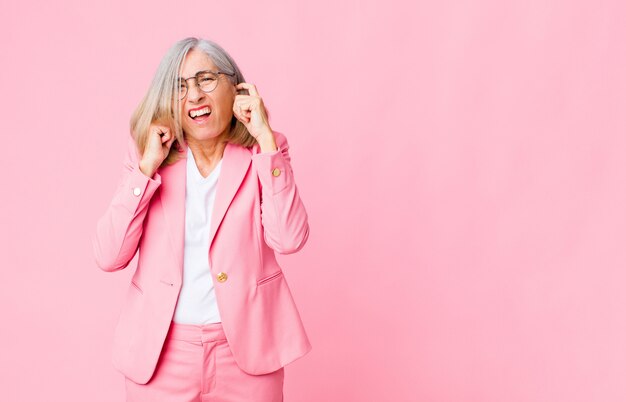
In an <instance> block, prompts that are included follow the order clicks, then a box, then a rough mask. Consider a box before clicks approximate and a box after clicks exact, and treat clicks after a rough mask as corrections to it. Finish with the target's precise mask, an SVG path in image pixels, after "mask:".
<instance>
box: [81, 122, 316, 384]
mask: <svg viewBox="0 0 626 402" xmlns="http://www.w3.org/2000/svg"><path fill="white" fill-rule="evenodd" d="M274 136H275V138H276V145H277V146H278V150H276V151H272V152H264V153H259V151H260V147H259V145H258V144H255V145H254V147H252V148H250V149H248V148H245V147H242V146H239V145H235V144H230V143H229V144H227V145H226V148H225V150H224V155H223V160H222V167H221V172H220V177H219V179H218V184H217V194H216V196H215V206H214V210H213V215H212V219H211V228H210V233H209V253H208V256H207V258H209V261H210V267H211V272H212V275H213V282H214V286H215V292H216V297H217V301H218V308H219V312H220V316H221V319H222V326H223V328H224V332H225V334H226V338H227V340H228V343H229V345H230V348H231V349H232V353H233V355H234V357H235V360H236V362H237V364H238V365H239V367H240V368H241V369H242V370H244V371H245V372H247V373H249V374H265V373H269V372H272V371H275V370H278V369H279V368H281V367H282V366H284V365H286V364H287V363H290V362H292V361H294V360H296V359H298V358H300V357H302V356H304V355H305V354H306V353H308V352H309V351H310V350H311V344H310V342H309V339H308V337H307V334H306V332H305V329H304V326H303V323H302V321H301V318H300V314H299V312H298V309H297V308H296V304H295V302H294V299H293V297H292V294H291V291H290V289H289V286H288V285H287V280H286V279H285V277H284V275H283V271H282V269H281V267H280V266H279V265H278V263H277V261H276V257H275V253H280V254H290V253H295V252H296V251H298V250H300V249H301V248H302V247H303V246H304V244H305V243H306V241H307V239H308V237H309V225H308V218H307V213H306V210H305V208H304V204H303V203H302V201H301V199H300V197H299V195H298V189H297V187H296V182H295V180H294V174H293V170H292V168H291V164H290V160H291V159H290V156H289V152H288V151H289V144H288V143H287V138H286V137H285V136H284V135H283V134H281V133H279V132H276V131H274ZM181 148H182V151H181V152H182V155H183V158H182V159H181V160H179V161H177V162H176V163H174V164H172V165H169V166H164V167H163V166H162V167H161V168H159V169H158V170H157V171H156V173H155V174H154V176H153V177H152V178H149V177H148V176H146V175H145V174H143V173H142V172H141V170H139V153H138V150H137V147H136V145H135V142H134V141H133V139H132V137H130V136H129V139H128V148H127V153H126V158H125V161H124V167H123V169H122V172H123V173H122V177H121V179H120V181H119V185H118V187H117V190H116V192H115V194H114V196H113V199H112V201H111V203H110V204H109V206H108V208H107V210H106V212H105V213H104V215H103V216H102V217H101V218H100V219H99V220H98V222H97V228H96V232H95V234H94V235H93V237H92V244H93V252H94V256H95V260H96V263H97V264H98V266H99V267H100V268H101V269H102V270H104V271H106V272H114V271H118V270H121V269H124V268H125V267H126V266H128V264H129V263H130V261H131V260H132V259H133V257H134V256H135V254H136V253H137V250H139V258H138V262H137V269H136V271H135V273H134V274H133V276H132V280H131V283H130V284H129V286H128V290H127V292H126V297H125V301H124V304H123V306H122V309H121V312H120V315H119V319H118V322H117V325H116V327H115V331H114V337H113V347H112V362H113V365H114V367H115V368H116V369H117V370H119V371H120V372H121V373H123V374H124V375H125V376H126V377H128V378H130V379H131V380H133V381H135V382H137V383H139V384H145V383H147V382H148V381H149V380H150V378H151V377H152V375H153V373H154V370H155V367H156V364H157V361H158V358H159V355H160V353H161V349H162V347H163V344H164V340H165V337H166V335H167V332H168V329H169V326H170V322H171V320H172V317H173V315H174V309H175V307H176V302H177V300H178V294H179V292H180V289H181V285H182V270H183V247H184V233H185V227H184V224H185V183H186V173H187V169H186V162H187V159H186V156H187V147H186V145H182V146H181ZM174 152H175V151H174Z"/></svg>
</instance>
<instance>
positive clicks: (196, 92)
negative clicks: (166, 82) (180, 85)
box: [187, 80, 206, 102]
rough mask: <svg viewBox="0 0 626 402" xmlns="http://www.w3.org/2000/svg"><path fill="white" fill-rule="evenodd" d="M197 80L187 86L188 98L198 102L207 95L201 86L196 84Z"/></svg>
mask: <svg viewBox="0 0 626 402" xmlns="http://www.w3.org/2000/svg"><path fill="white" fill-rule="evenodd" d="M195 81H196V80H193V82H194V83H193V84H191V85H190V86H189V87H188V88H187V99H188V100H189V101H191V102H198V101H200V100H202V99H204V96H205V95H206V94H205V93H204V92H202V90H201V89H200V87H198V85H196V82H195Z"/></svg>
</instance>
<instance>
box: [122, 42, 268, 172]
mask: <svg viewBox="0 0 626 402" xmlns="http://www.w3.org/2000/svg"><path fill="white" fill-rule="evenodd" d="M192 49H197V50H201V51H203V52H205V53H206V54H207V55H208V56H209V58H210V59H211V60H212V61H213V63H214V64H215V66H216V67H217V68H218V69H219V70H220V71H224V72H226V73H229V74H234V76H229V75H226V76H225V77H227V78H228V80H230V82H231V83H232V84H233V85H237V84H239V83H241V82H246V81H245V79H244V77H243V74H242V73H241V71H240V70H239V67H238V66H237V63H235V61H234V60H233V59H232V57H231V56H230V55H229V54H228V52H226V50H224V49H223V48H222V47H221V46H220V45H218V44H217V43H215V42H213V41H210V40H207V39H201V38H196V37H188V38H185V39H182V40H180V41H178V42H176V43H175V44H174V45H173V46H172V47H171V48H170V49H169V50H168V51H167V53H166V54H165V56H164V57H163V59H162V60H161V62H160V64H159V67H158V68H157V71H156V73H155V75H154V78H153V79H152V83H151V84H150V87H149V88H148V91H147V93H146V95H145V96H144V98H143V99H142V101H141V102H140V103H139V105H138V106H137V108H136V109H135V111H134V112H133V114H132V116H131V118H130V130H131V133H132V136H133V138H134V139H135V142H136V143H137V148H138V149H139V151H140V153H141V154H142V155H143V150H144V149H145V146H146V143H147V141H148V135H149V133H148V129H149V128H150V125H151V124H153V123H155V124H161V125H164V126H167V127H170V129H171V130H172V133H173V134H174V136H175V137H176V140H175V141H177V144H172V147H171V148H170V152H169V155H168V156H167V157H166V158H165V160H164V161H163V163H162V166H165V165H170V164H172V163H174V162H176V161H177V160H179V159H180V158H181V154H180V152H177V151H179V150H181V147H180V145H179V144H181V143H183V142H184V141H185V133H184V132H183V129H182V125H181V116H180V113H179V105H180V100H179V99H178V96H177V92H176V91H175V88H176V85H175V84H176V82H178V78H179V70H180V66H181V65H182V63H183V61H184V60H185V56H186V55H187V53H188V52H189V51H190V50H192ZM238 94H245V95H248V94H249V93H248V91H247V90H245V89H241V90H239V91H238ZM266 111H267V108H266ZM267 113H268V118H269V111H267ZM228 142H231V143H235V144H239V145H242V146H244V147H251V146H252V145H254V144H255V142H256V140H255V139H254V137H253V136H252V135H251V134H250V133H249V132H248V129H246V126H244V125H243V123H241V122H240V121H239V120H238V119H237V118H236V117H235V115H234V114H233V118H232V120H231V123H230V135H229V137H228Z"/></svg>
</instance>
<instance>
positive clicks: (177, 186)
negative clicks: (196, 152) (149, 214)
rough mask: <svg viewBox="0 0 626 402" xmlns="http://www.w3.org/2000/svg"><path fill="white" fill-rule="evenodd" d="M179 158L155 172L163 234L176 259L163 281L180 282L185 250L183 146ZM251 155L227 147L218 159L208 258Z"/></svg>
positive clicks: (245, 151)
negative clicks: (163, 225)
mask: <svg viewBox="0 0 626 402" xmlns="http://www.w3.org/2000/svg"><path fill="white" fill-rule="evenodd" d="M181 153H182V158H181V159H179V160H178V161H176V163H174V164H172V165H168V166H165V167H163V168H160V169H159V174H160V175H161V186H160V199H161V204H162V206H163V212H164V214H165V221H166V225H167V228H166V231H167V232H168V234H169V237H170V240H171V242H172V250H173V253H174V257H175V259H176V263H177V266H176V272H175V273H171V272H164V273H163V275H164V277H169V276H170V275H174V277H175V278H177V279H178V280H182V274H183V250H184V247H185V243H184V241H185V190H186V183H187V145H186V144H185V145H183V146H182V147H181ZM251 161H252V158H251V151H250V150H249V149H247V148H245V147H242V146H240V145H237V144H231V143H227V144H226V147H225V148H224V154H223V156H222V166H221V171H220V176H219V178H218V180H217V190H216V194H215V204H214V207H213V212H212V216H211V227H210V231H209V256H210V255H211V246H212V245H213V239H214V238H215V234H216V233H217V230H218V229H219V226H220V224H221V223H222V219H223V218H224V215H225V214H226V211H227V210H228V207H229V206H230V204H231V202H232V200H233V198H234V197H235V194H236V193H237V190H238V189H239V187H240V186H241V183H242V182H243V179H244V177H245V175H246V172H247V171H248V168H249V167H250V164H251Z"/></svg>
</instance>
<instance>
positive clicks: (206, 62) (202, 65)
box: [180, 49, 237, 141]
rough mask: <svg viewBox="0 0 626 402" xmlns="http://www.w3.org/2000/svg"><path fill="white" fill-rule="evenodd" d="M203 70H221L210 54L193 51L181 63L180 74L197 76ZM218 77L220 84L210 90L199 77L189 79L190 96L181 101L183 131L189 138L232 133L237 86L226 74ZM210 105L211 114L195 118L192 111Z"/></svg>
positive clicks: (188, 94) (187, 76) (199, 139)
mask: <svg viewBox="0 0 626 402" xmlns="http://www.w3.org/2000/svg"><path fill="white" fill-rule="evenodd" d="M203 70H212V71H218V69H217V67H216V66H215V64H213V61H212V60H211V59H210V58H209V56H207V55H206V53H204V52H202V51H200V50H195V49H194V50H190V51H189V52H188V53H187V55H186V57H185V60H184V61H183V64H182V66H181V70H180V77H181V78H189V77H193V76H195V75H196V73H197V72H198V71H203ZM218 80H219V81H218V84H217V87H216V88H215V89H214V90H213V91H212V92H209V93H204V92H202V90H201V89H200V88H198V86H197V85H196V80H195V79H193V80H188V81H187V87H188V89H187V95H186V96H185V98H184V99H183V100H181V101H180V113H181V122H182V126H183V131H184V132H185V136H186V137H187V140H188V141H194V140H195V141H203V140H207V139H211V138H216V137H219V136H222V137H226V136H228V133H229V130H230V122H231V120H232V118H233V103H234V101H235V96H236V95H237V89H236V88H235V85H233V84H232V83H231V82H230V80H229V79H228V76H226V75H224V74H218ZM207 106H208V108H209V111H210V114H209V115H208V117H206V116H203V117H201V118H196V119H192V118H191V116H190V114H189V113H190V111H192V110H194V109H198V108H200V109H202V108H204V107H207ZM190 137H191V138H190Z"/></svg>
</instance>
